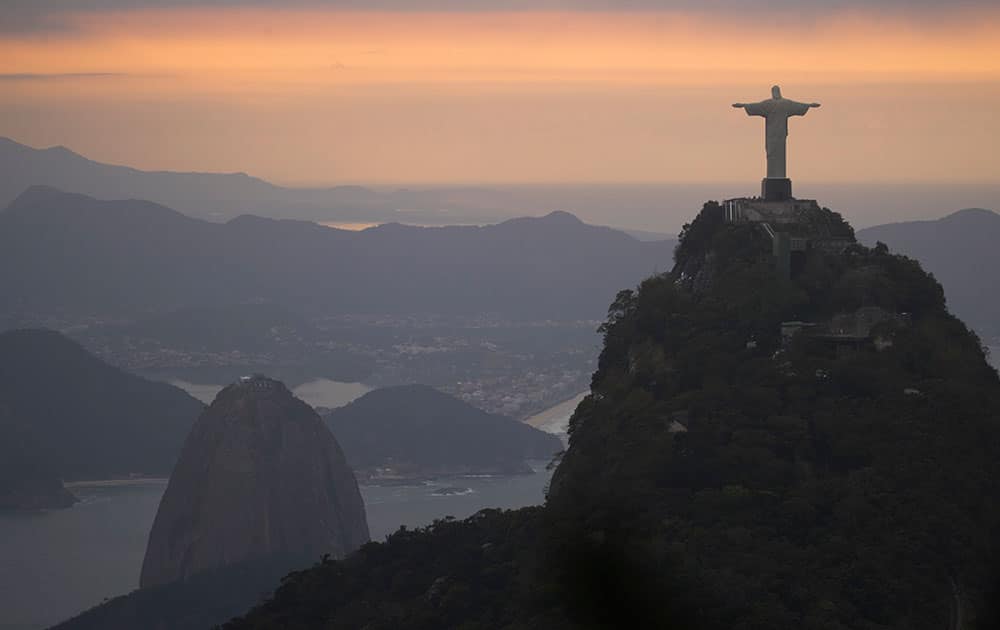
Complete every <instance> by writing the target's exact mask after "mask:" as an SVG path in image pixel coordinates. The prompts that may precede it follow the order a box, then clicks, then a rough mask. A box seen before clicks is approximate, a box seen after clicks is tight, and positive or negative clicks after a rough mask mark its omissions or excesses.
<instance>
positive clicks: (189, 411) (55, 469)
mask: <svg viewBox="0 0 1000 630" xmlns="http://www.w3.org/2000/svg"><path fill="white" fill-rule="evenodd" d="M201 409H202V405H201V403H199V402H198V401H197V400H195V399H194V398H192V397H190V396H188V395H187V394H185V393H184V392H183V391H181V390H179V389H177V388H175V387H172V386H170V385H166V384H163V383H154V382H151V381H147V380H145V379H142V378H139V377H138V376H134V375H132V374H128V373H126V372H123V371H122V370H119V369H118V368H115V367H112V366H110V365H108V364H106V363H104V362H103V361H101V360H100V359H98V358H97V357H95V356H93V355H91V354H89V353H88V352H87V351H86V350H84V349H83V348H82V347H80V346H79V345H78V344H76V343H75V342H73V341H71V340H69V339H67V338H66V337H64V336H63V335H61V334H59V333H57V332H53V331H48V330H15V331H9V332H5V333H0V451H3V450H5V449H10V450H12V451H14V455H16V456H17V457H16V458H15V459H14V460H13V461H15V462H16V461H20V462H22V463H30V467H26V466H21V465H17V466H15V465H13V464H12V460H10V459H9V458H8V457H0V459H3V462H2V463H0V488H3V487H4V486H7V487H13V486H14V485H15V483H16V482H18V481H19V480H24V479H29V480H32V479H34V480H37V479H60V478H62V479H69V480H71V479H105V478H111V477H122V476H125V475H128V474H130V473H144V474H153V475H163V476H165V475H167V474H169V472H170V469H171V468H172V467H173V464H174V460H175V459H176V457H177V454H178V453H179V452H180V448H181V444H182V442H183V441H184V437H185V436H186V435H187V433H188V430H189V429H190V428H191V425H192V423H193V422H194V420H195V418H197V416H198V413H199V412H200V411H201ZM0 494H2V490H0Z"/></svg>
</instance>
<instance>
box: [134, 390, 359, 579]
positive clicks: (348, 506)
mask: <svg viewBox="0 0 1000 630" xmlns="http://www.w3.org/2000/svg"><path fill="white" fill-rule="evenodd" d="M368 539H369V538H368V523H367V520H366V517H365V508H364V504H363V502H362V499H361V494H360V492H359V490H358V484H357V481H356V480H355V478H354V474H353V473H352V472H351V470H350V468H349V467H348V466H347V463H346V460H345V458H344V454H343V452H342V451H341V449H340V446H339V445H338V444H337V441H336V440H335V439H334V437H333V435H332V434H331V433H330V431H329V429H327V427H326V426H325V425H324V424H323V422H322V421H321V420H320V418H319V416H318V415H316V412H315V411H313V409H312V408H311V407H309V406H308V405H307V404H306V403H304V402H302V401H301V400H298V399H297V398H295V397H294V396H292V394H291V392H289V391H288V389H287V388H286V387H285V386H284V385H283V384H282V383H280V382H278V381H274V380H271V379H267V378H264V377H259V376H255V377H252V378H244V379H241V380H240V382H238V383H236V384H233V385H230V386H229V387H226V388H225V389H223V390H222V391H221V392H220V393H219V395H218V396H217V397H216V399H215V401H214V402H213V403H212V405H211V406H210V407H209V408H208V409H206V410H205V412H204V413H203V414H202V415H201V417H200V418H199V419H198V421H197V422H196V423H195V425H194V427H193V429H192V430H191V434H190V435H189V436H188V438H187V441H186V442H185V444H184V448H183V450H182V452H181V456H180V459H179V461H178V462H177V466H176V467H175V469H174V472H173V475H172V476H171V478H170V483H169V485H168V486H167V491H166V493H165V494H164V496H163V500H162V501H161V502H160V507H159V510H158V512H157V514H156V520H155V521H154V523H153V529H152V531H151V532H150V536H149V545H148V546H147V548H146V558H145V560H144V561H143V566H142V575H141V577H140V586H142V587H148V586H154V585H157V584H164V583H168V582H172V581H175V580H180V579H185V578H187V577H189V576H191V575H193V574H195V573H198V572H199V571H204V570H208V569H214V568H219V567H223V566H228V565H232V564H235V563H238V562H244V561H247V560H252V559H255V558H267V557H270V556H277V555H286V556H297V557H302V558H303V560H305V561H306V562H311V561H315V560H318V559H319V558H320V556H321V555H323V554H330V555H331V556H334V557H341V556H344V555H346V554H348V553H350V552H351V551H353V550H354V549H356V548H358V547H359V546H361V545H362V544H364V543H365V542H367V541H368Z"/></svg>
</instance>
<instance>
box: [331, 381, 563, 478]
mask: <svg viewBox="0 0 1000 630" xmlns="http://www.w3.org/2000/svg"><path fill="white" fill-rule="evenodd" d="M326 422H327V424H328V425H329V426H330V430H331V431H333V434H334V435H335V436H336V437H337V440H338V441H340V443H341V445H342V446H343V447H344V452H345V453H347V461H348V462H349V463H350V465H351V467H352V468H354V469H355V470H356V471H359V472H361V473H362V474H365V475H368V476H372V475H379V474H382V475H384V474H385V470H386V469H389V471H390V473H389V474H391V475H393V476H404V477H409V476H435V475H449V474H471V473H475V474H486V473H517V472H526V471H528V470H526V464H525V462H526V461H527V460H532V459H536V460H549V459H551V458H552V456H553V455H555V454H556V453H557V452H559V451H560V450H562V442H560V441H559V438H557V437H556V436H554V435H551V434H548V433H545V432H544V431H540V430H538V429H536V428H534V427H532V426H529V425H527V424H524V423H522V422H518V421H516V420H513V419H512V418H507V417H505V416H499V415H496V414H490V413H486V412H485V411H482V410H480V409H477V408H475V407H473V406H472V405H469V404H468V403H465V402H463V401H461V400H459V399H457V398H455V397H453V396H449V395H448V394H445V393H444V392H440V391H438V390H436V389H434V388H432V387H428V386H426V385H402V386H398V387H386V388H383V389H377V390H375V391H372V392H369V393H367V394H365V395H364V396H362V397H361V398H359V399H357V400H355V401H354V402H352V403H351V404H349V405H347V406H344V407H341V408H339V409H335V410H333V411H331V412H330V413H329V414H327V416H326ZM376 469H382V472H379V471H377V470H376ZM529 470H530V469H529Z"/></svg>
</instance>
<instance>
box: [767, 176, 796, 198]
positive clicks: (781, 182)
mask: <svg viewBox="0 0 1000 630" xmlns="http://www.w3.org/2000/svg"><path fill="white" fill-rule="evenodd" d="M760 196H761V197H762V198H763V199H764V201H788V200H789V199H791V198H792V180H790V179H788V178H787V177H765V178H764V179H762V180H761V181H760Z"/></svg>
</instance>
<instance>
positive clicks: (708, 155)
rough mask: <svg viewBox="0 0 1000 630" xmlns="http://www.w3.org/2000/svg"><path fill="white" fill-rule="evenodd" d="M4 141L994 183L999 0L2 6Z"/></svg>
mask: <svg viewBox="0 0 1000 630" xmlns="http://www.w3.org/2000/svg"><path fill="white" fill-rule="evenodd" d="M7 4H9V5H10V6H9V7H7V9H5V10H4V13H3V14H2V15H0V135H2V136H8V137H10V138H12V139H14V140H17V141H18V142H23V143H25V144H30V145H32V146H49V145H56V144H61V145H65V146H68V147H70V148H72V149H74V150H76V151H78V152H80V153H82V154H84V155H86V156H88V157H91V158H93V159H97V160H100V161H105V162H112V163H120V164H128V165H130V166H135V167H138V168H144V169H170V170H205V171H245V172H249V173H252V174H254V175H258V176H261V177H264V178H266V179H269V180H272V181H276V182H279V183H292V184H336V183H389V182H392V183H442V182H479V183H498V182H706V181H717V180H725V181H734V180H749V181H753V180H755V179H759V177H761V176H762V174H763V123H762V121H761V120H760V119H751V118H747V117H746V115H745V114H743V113H742V112H740V111H737V110H734V109H732V108H731V107H730V104H731V103H733V102H736V101H745V102H747V101H754V100H761V99H764V98H767V97H768V96H769V87H770V86H771V85H772V84H773V83H780V84H781V85H782V88H783V91H784V93H785V96H786V97H788V98H793V99H796V100H800V101H807V102H808V101H819V102H821V103H822V104H823V106H822V107H821V108H820V109H818V110H813V111H811V112H810V113H809V115H808V116H806V117H805V118H796V119H793V120H792V121H791V131H790V137H789V171H790V172H789V176H790V177H792V178H793V179H796V180H811V181H827V182H837V181H845V182H857V181H942V182H956V181H969V182H995V181H997V179H998V177H997V173H998V172H1000V151H998V148H997V145H998V141H1000V9H997V8H993V7H991V3H986V2H983V3H977V2H959V3H955V4H948V5H947V7H945V6H943V4H942V5H935V4H931V3H922V2H902V1H900V2H885V3H877V4H878V5H879V7H880V8H879V9H878V10H873V9H871V8H869V5H870V4H875V3H865V2H860V1H859V2H851V1H850V0H841V1H838V2H828V3H826V2H820V1H813V2H808V1H803V2H790V1H789V2H781V1H778V2H771V3H767V4H766V5H764V4H760V5H758V6H760V7H763V6H767V7H768V8H767V9H760V8H758V9H750V8H748V7H749V6H750V3H747V2H738V1H737V0H732V1H730V2H726V1H723V0H716V1H710V2H701V3H696V2H654V1H653V0H649V1H648V2H639V1H636V2H619V3H610V2H608V3H600V2H580V3H574V2H565V1H564V2H545V1H544V0H542V1H538V2H533V3H526V2H524V3H522V2H492V3H490V2H481V1H480V2H476V1H475V0H469V1H468V2H464V3H459V2H445V1H440V2H431V1H424V2H421V0H412V1H411V2H403V1H402V0H399V1H398V2H393V1H391V0H382V1H380V2H370V3H361V2H347V1H344V2H294V1H293V2H276V1H275V2H266V1H263V0H258V1H256V2H245V3H239V2H226V1H217V2H206V3H196V2H188V1H184V0H159V1H157V0H146V1H144V2H133V3H129V2H122V1H114V0H103V1H91V2H86V3H85V2H74V1H72V0H32V1H29V0H6V2H5V6H6V5H7Z"/></svg>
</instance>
